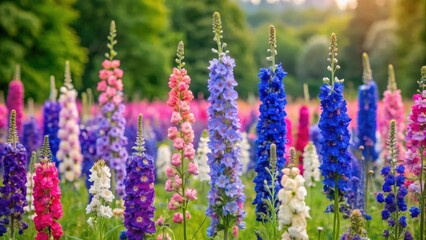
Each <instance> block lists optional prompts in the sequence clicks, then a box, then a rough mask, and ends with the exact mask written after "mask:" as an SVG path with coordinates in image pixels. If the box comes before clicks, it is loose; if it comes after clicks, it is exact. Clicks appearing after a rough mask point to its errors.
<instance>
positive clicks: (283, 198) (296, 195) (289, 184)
mask: <svg viewBox="0 0 426 240" xmlns="http://www.w3.org/2000/svg"><path fill="white" fill-rule="evenodd" d="M283 173H284V175H283V177H282V179H281V183H282V186H283V188H281V189H280V190H279V191H278V198H279V200H280V202H281V206H280V207H279V210H278V220H279V229H282V228H283V225H285V226H286V228H285V229H286V231H285V232H284V233H283V235H282V236H281V238H282V239H292V240H293V239H297V240H305V239H309V237H308V234H307V231H306V225H307V222H306V218H307V217H308V218H310V216H309V207H308V206H306V203H305V197H306V195H307V192H306V188H305V186H304V183H305V179H304V178H303V177H302V176H301V175H300V171H299V169H297V168H292V169H289V168H285V169H283Z"/></svg>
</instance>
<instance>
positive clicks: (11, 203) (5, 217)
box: [0, 110, 28, 239]
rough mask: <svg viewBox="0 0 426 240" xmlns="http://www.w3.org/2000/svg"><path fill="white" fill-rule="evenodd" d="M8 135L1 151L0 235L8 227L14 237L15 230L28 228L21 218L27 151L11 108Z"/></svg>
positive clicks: (24, 196) (25, 180)
mask: <svg viewBox="0 0 426 240" xmlns="http://www.w3.org/2000/svg"><path fill="white" fill-rule="evenodd" d="M9 124H10V125H9V136H8V140H7V143H6V144H5V146H4V148H3V151H2V159H1V160H2V161H3V164H4V175H3V186H1V187H0V236H3V235H4V234H5V233H6V232H7V231H8V230H7V228H10V229H9V238H10V239H14V236H15V231H16V230H18V233H19V234H22V233H23V231H24V230H25V229H26V228H28V224H27V223H25V222H24V221H23V219H22V216H23V213H24V207H25V206H26V205H27V199H26V193H27V187H26V186H25V184H26V182H27V177H26V171H27V165H26V163H27V151H26V150H25V147H24V146H23V145H22V144H21V143H20V142H19V138H18V133H17V129H16V111H15V110H12V111H11V113H10V121H9Z"/></svg>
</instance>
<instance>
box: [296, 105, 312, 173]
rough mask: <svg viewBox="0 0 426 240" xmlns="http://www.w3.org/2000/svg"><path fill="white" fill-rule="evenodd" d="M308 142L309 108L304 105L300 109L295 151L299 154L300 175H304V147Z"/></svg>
mask: <svg viewBox="0 0 426 240" xmlns="http://www.w3.org/2000/svg"><path fill="white" fill-rule="evenodd" d="M308 142H309V108H308V106H306V105H303V106H301V107H300V110H299V124H298V126H297V139H296V151H297V152H298V153H299V155H298V156H299V163H298V166H297V167H298V168H299V169H300V174H302V175H303V173H304V161H303V160H304V156H303V153H304V151H305V147H306V145H307V144H308Z"/></svg>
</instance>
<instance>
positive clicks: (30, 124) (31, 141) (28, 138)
mask: <svg viewBox="0 0 426 240" xmlns="http://www.w3.org/2000/svg"><path fill="white" fill-rule="evenodd" d="M22 145H24V147H25V149H26V150H27V152H30V153H32V152H33V151H37V149H38V148H39V147H40V146H41V133H40V128H39V126H38V124H37V120H36V119H35V118H34V117H33V116H31V117H30V118H29V119H28V120H27V121H25V122H24V126H23V131H22ZM30 161H31V154H27V163H26V164H27V166H28V165H29V164H30Z"/></svg>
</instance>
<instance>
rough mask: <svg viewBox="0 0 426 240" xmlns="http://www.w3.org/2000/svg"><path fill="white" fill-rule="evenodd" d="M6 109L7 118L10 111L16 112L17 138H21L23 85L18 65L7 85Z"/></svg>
mask: <svg viewBox="0 0 426 240" xmlns="http://www.w3.org/2000/svg"><path fill="white" fill-rule="evenodd" d="M7 108H8V109H9V118H10V114H11V112H12V110H15V111H16V128H17V131H18V136H21V133H22V123H23V121H24V84H22V82H21V67H20V65H19V64H18V65H16V70H15V75H14V76H13V80H12V81H11V82H10V83H9V91H8V94H7Z"/></svg>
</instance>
